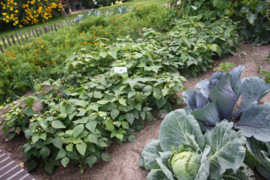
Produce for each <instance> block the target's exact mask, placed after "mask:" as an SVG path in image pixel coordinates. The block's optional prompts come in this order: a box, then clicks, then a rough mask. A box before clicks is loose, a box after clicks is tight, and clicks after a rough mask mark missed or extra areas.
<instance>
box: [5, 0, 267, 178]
mask: <svg viewBox="0 0 270 180" xmlns="http://www.w3.org/2000/svg"><path fill="white" fill-rule="evenodd" d="M171 3H172V4H171V5H172V6H174V7H175V8H174V9H171V8H169V9H168V8H166V7H161V6H157V5H151V6H148V5H147V4H143V5H142V4H141V5H138V6H136V7H132V8H126V7H118V8H116V9H115V10H113V11H110V12H108V13H107V15H106V16H101V15H100V12H99V10H94V11H89V13H87V14H86V15H85V16H84V17H79V18H77V19H76V23H74V25H72V26H70V27H67V28H66V29H63V30H60V31H58V32H55V33H54V34H53V35H48V34H45V35H43V36H41V37H40V38H39V39H33V41H32V43H31V44H24V45H23V46H13V47H11V48H10V49H7V51H5V53H3V54H0V62H1V63H0V69H1V72H3V73H1V74H0V77H1V81H0V87H1V94H0V98H1V103H3V104H2V105H1V108H2V109H3V110H6V111H7V112H6V113H5V114H3V115H2V117H4V118H3V121H2V122H1V125H2V127H3V131H4V134H6V135H7V136H8V139H12V140H9V141H14V139H19V138H24V136H25V137H26V139H25V140H24V144H23V145H22V146H21V148H22V150H23V152H24V153H25V156H26V157H27V159H28V163H27V170H28V171H32V170H34V169H37V168H38V167H39V166H41V167H42V168H43V169H45V171H46V172H48V173H49V174H51V175H52V174H53V173H54V170H55V169H58V167H59V166H60V168H61V169H65V170H68V169H69V168H71V167H70V166H71V165H74V167H77V168H76V171H78V172H80V173H81V174H84V173H86V174H88V173H87V171H88V172H89V170H88V169H91V168H95V166H98V165H99V164H100V163H103V162H100V161H111V162H110V163H113V161H114V159H113V158H110V153H108V151H110V150H109V149H110V148H111V147H114V148H115V147H116V146H117V144H120V145H122V144H123V143H124V142H130V143H133V144H135V143H136V141H137V138H136V137H138V136H139V137H140V133H139V135H136V133H137V132H140V131H141V132H143V131H150V129H149V128H147V126H148V125H147V124H148V123H146V124H145V122H149V121H153V120H154V119H156V118H158V117H163V118H164V115H166V114H168V115H166V117H165V119H164V120H163V122H162V123H161V126H160V132H159V137H158V140H154V141H152V142H150V141H147V142H150V143H149V144H148V145H147V144H146V142H145V143H144V146H143V147H142V149H138V150H137V151H138V152H139V153H138V154H139V155H140V156H141V158H140V160H139V159H137V160H136V162H139V163H138V164H139V166H141V167H145V168H146V169H147V170H151V171H150V172H149V171H147V172H146V171H145V173H144V175H145V176H144V177H143V178H145V177H146V176H147V179H169V180H174V179H222V178H223V179H254V172H253V170H254V171H256V172H257V173H259V174H260V175H261V176H263V177H264V178H266V179H267V178H269V177H270V164H269V162H270V160H269V157H270V156H269V153H270V152H269V139H270V138H269V136H270V134H269V132H270V131H269V129H270V126H269V124H270V123H269V115H268V114H267V113H268V111H269V108H270V106H269V104H268V103H265V104H264V105H258V102H259V101H260V100H261V99H262V98H263V97H264V96H265V95H267V93H268V91H269V90H270V85H269V84H268V82H267V71H263V72H264V74H265V76H266V78H265V79H262V78H259V77H250V78H245V79H241V74H242V71H243V70H244V66H238V67H236V68H234V69H233V70H232V71H230V72H229V71H228V67H229V64H225V65H224V67H226V66H227V69H226V68H225V70H224V69H221V70H223V72H215V73H214V74H213V75H212V76H211V77H210V79H209V81H208V80H204V81H200V82H198V83H197V85H196V89H186V88H185V86H184V84H187V83H188V82H187V79H186V78H188V77H191V76H192V77H197V76H198V75H199V74H201V73H202V72H207V71H208V69H209V68H212V67H213V66H214V62H215V61H214V59H221V58H224V57H228V56H231V55H236V52H235V51H236V49H237V48H238V47H239V45H240V44H241V43H243V42H249V43H250V42H253V44H254V45H263V44H267V43H268V40H267V37H266V33H268V25H269V21H268V6H269V2H268V1H251V0H250V1H240V2H237V3H236V2H231V1H229V0H224V1H206V0H201V1H197V2H193V1H189V0H186V1H182V3H181V4H180V5H177V4H176V2H174V1H172V2H171ZM174 3H175V4H174ZM241 19H242V20H241ZM240 20H241V21H240ZM255 62H257V61H255ZM256 65H257V63H256ZM114 67H127V68H128V72H127V73H122V74H119V73H115V72H114V70H113V68H114ZM262 67H263V68H264V69H265V66H262ZM267 68H268V66H267ZM267 68H266V70H268V69H267ZM44 87H47V89H48V90H44ZM29 89H32V90H35V94H34V95H33V96H28V97H22V98H20V99H18V100H16V101H14V100H15V99H16V98H18V97H20V96H21V95H22V94H23V93H25V92H26V91H27V90H29ZM181 90H183V91H184V92H183V96H181V95H179V93H178V92H179V91H181ZM239 97H241V104H240V106H239V107H238V106H237V101H238V99H239ZM183 100H184V101H185V102H186V104H187V107H185V108H183V109H179V110H175V111H173V110H174V109H175V108H174V107H175V106H176V105H179V104H181V103H183ZM9 101H13V102H11V103H9ZM36 102H40V103H41V104H42V107H43V108H42V109H39V108H37V107H36ZM235 106H236V107H237V108H236V107H235ZM145 126H146V128H145ZM144 129H145V130H144ZM156 129H159V127H156ZM153 133H154V132H153ZM155 137H156V136H155ZM140 140H141V139H140ZM151 140H152V139H151ZM144 141H146V140H144ZM124 144H127V143H124ZM145 145H147V146H145ZM121 148H122V147H121V146H120V147H119V148H118V151H119V152H121ZM135 151H136V150H135ZM119 156H120V155H119ZM122 163H125V161H122ZM78 167H79V168H78ZM87 167H89V168H87ZM254 167H255V168H254ZM86 168H87V169H86ZM252 168H254V169H253V170H252ZM38 169H39V171H42V170H41V169H40V168H38ZM85 169H86V170H85ZM140 170H142V169H140ZM126 171H127V170H126ZM148 172H149V173H148ZM147 173H148V175H147ZM90 174H91V173H90ZM107 176H108V177H107V178H104V179H110V175H107ZM83 177H84V176H83V175H82V176H81V178H83ZM114 177H115V176H114ZM119 177H121V176H119ZM86 178H90V179H91V175H89V177H86ZM125 178H126V179H132V178H131V177H122V179H125ZM137 178H138V177H137ZM140 178H142V177H140ZM140 178H138V179H140Z"/></svg>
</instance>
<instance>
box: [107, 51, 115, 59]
mask: <svg viewBox="0 0 270 180" xmlns="http://www.w3.org/2000/svg"><path fill="white" fill-rule="evenodd" d="M108 53H109V54H110V55H111V56H112V57H113V58H114V59H117V50H111V51H109V52H108Z"/></svg>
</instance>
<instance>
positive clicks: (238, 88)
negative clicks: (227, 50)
mask: <svg viewBox="0 0 270 180" xmlns="http://www.w3.org/2000/svg"><path fill="white" fill-rule="evenodd" d="M243 69H244V66H239V67H237V68H234V69H233V70H232V71H231V72H230V73H223V72H215V73H214V74H213V75H212V76H211V78H210V79H209V82H208V80H204V81H201V82H199V83H198V84H197V85H196V88H198V89H200V90H196V89H193V90H187V91H185V92H184V93H183V95H184V96H185V98H184V100H185V102H186V103H187V104H188V108H187V109H188V111H190V114H192V115H193V116H194V117H195V118H196V119H197V120H198V121H199V124H200V126H201V129H202V130H203V131H206V130H207V129H212V128H213V127H214V126H215V124H216V123H217V122H220V121H222V120H223V119H227V120H229V121H231V122H235V125H234V128H236V129H242V130H243V133H244V135H245V136H247V137H251V136H254V137H255V138H256V139H258V140H260V141H264V142H267V141H268V140H269V139H268V136H269V134H268V133H267V132H269V131H268V129H269V128H270V127H269V124H268V118H267V117H268V116H267V115H266V114H267V111H268V109H269V108H270V105H269V104H268V103H265V104H264V105H263V106H259V105H258V101H259V100H261V99H262V98H263V97H264V96H265V95H266V94H267V93H268V92H269V91H270V85H269V84H266V83H265V81H264V80H263V79H260V78H258V77H251V78H246V79H245V80H244V81H243V83H242V80H241V73H242V71H243ZM259 87H260V89H258V88H259ZM240 95H241V98H242V101H241V104H240V108H239V109H238V110H234V106H235V104H236V102H237V100H238V98H239V97H240ZM251 114H252V116H251ZM239 116H241V118H240V120H238V119H237V118H238V117H239ZM265 133H266V134H268V136H266V134H265Z"/></svg>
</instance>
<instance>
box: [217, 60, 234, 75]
mask: <svg viewBox="0 0 270 180" xmlns="http://www.w3.org/2000/svg"><path fill="white" fill-rule="evenodd" d="M218 66H219V67H217V68H214V69H213V70H214V71H220V72H225V73H226V72H229V68H230V67H235V64H234V63H230V62H225V63H223V62H221V63H219V65H218Z"/></svg>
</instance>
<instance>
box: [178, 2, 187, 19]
mask: <svg viewBox="0 0 270 180" xmlns="http://www.w3.org/2000/svg"><path fill="white" fill-rule="evenodd" d="M186 3H187V0H186V1H185V2H184V4H183V6H182V8H181V10H180V12H179V14H178V17H180V15H181V13H182V11H183V9H184V7H185V5H186Z"/></svg>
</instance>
